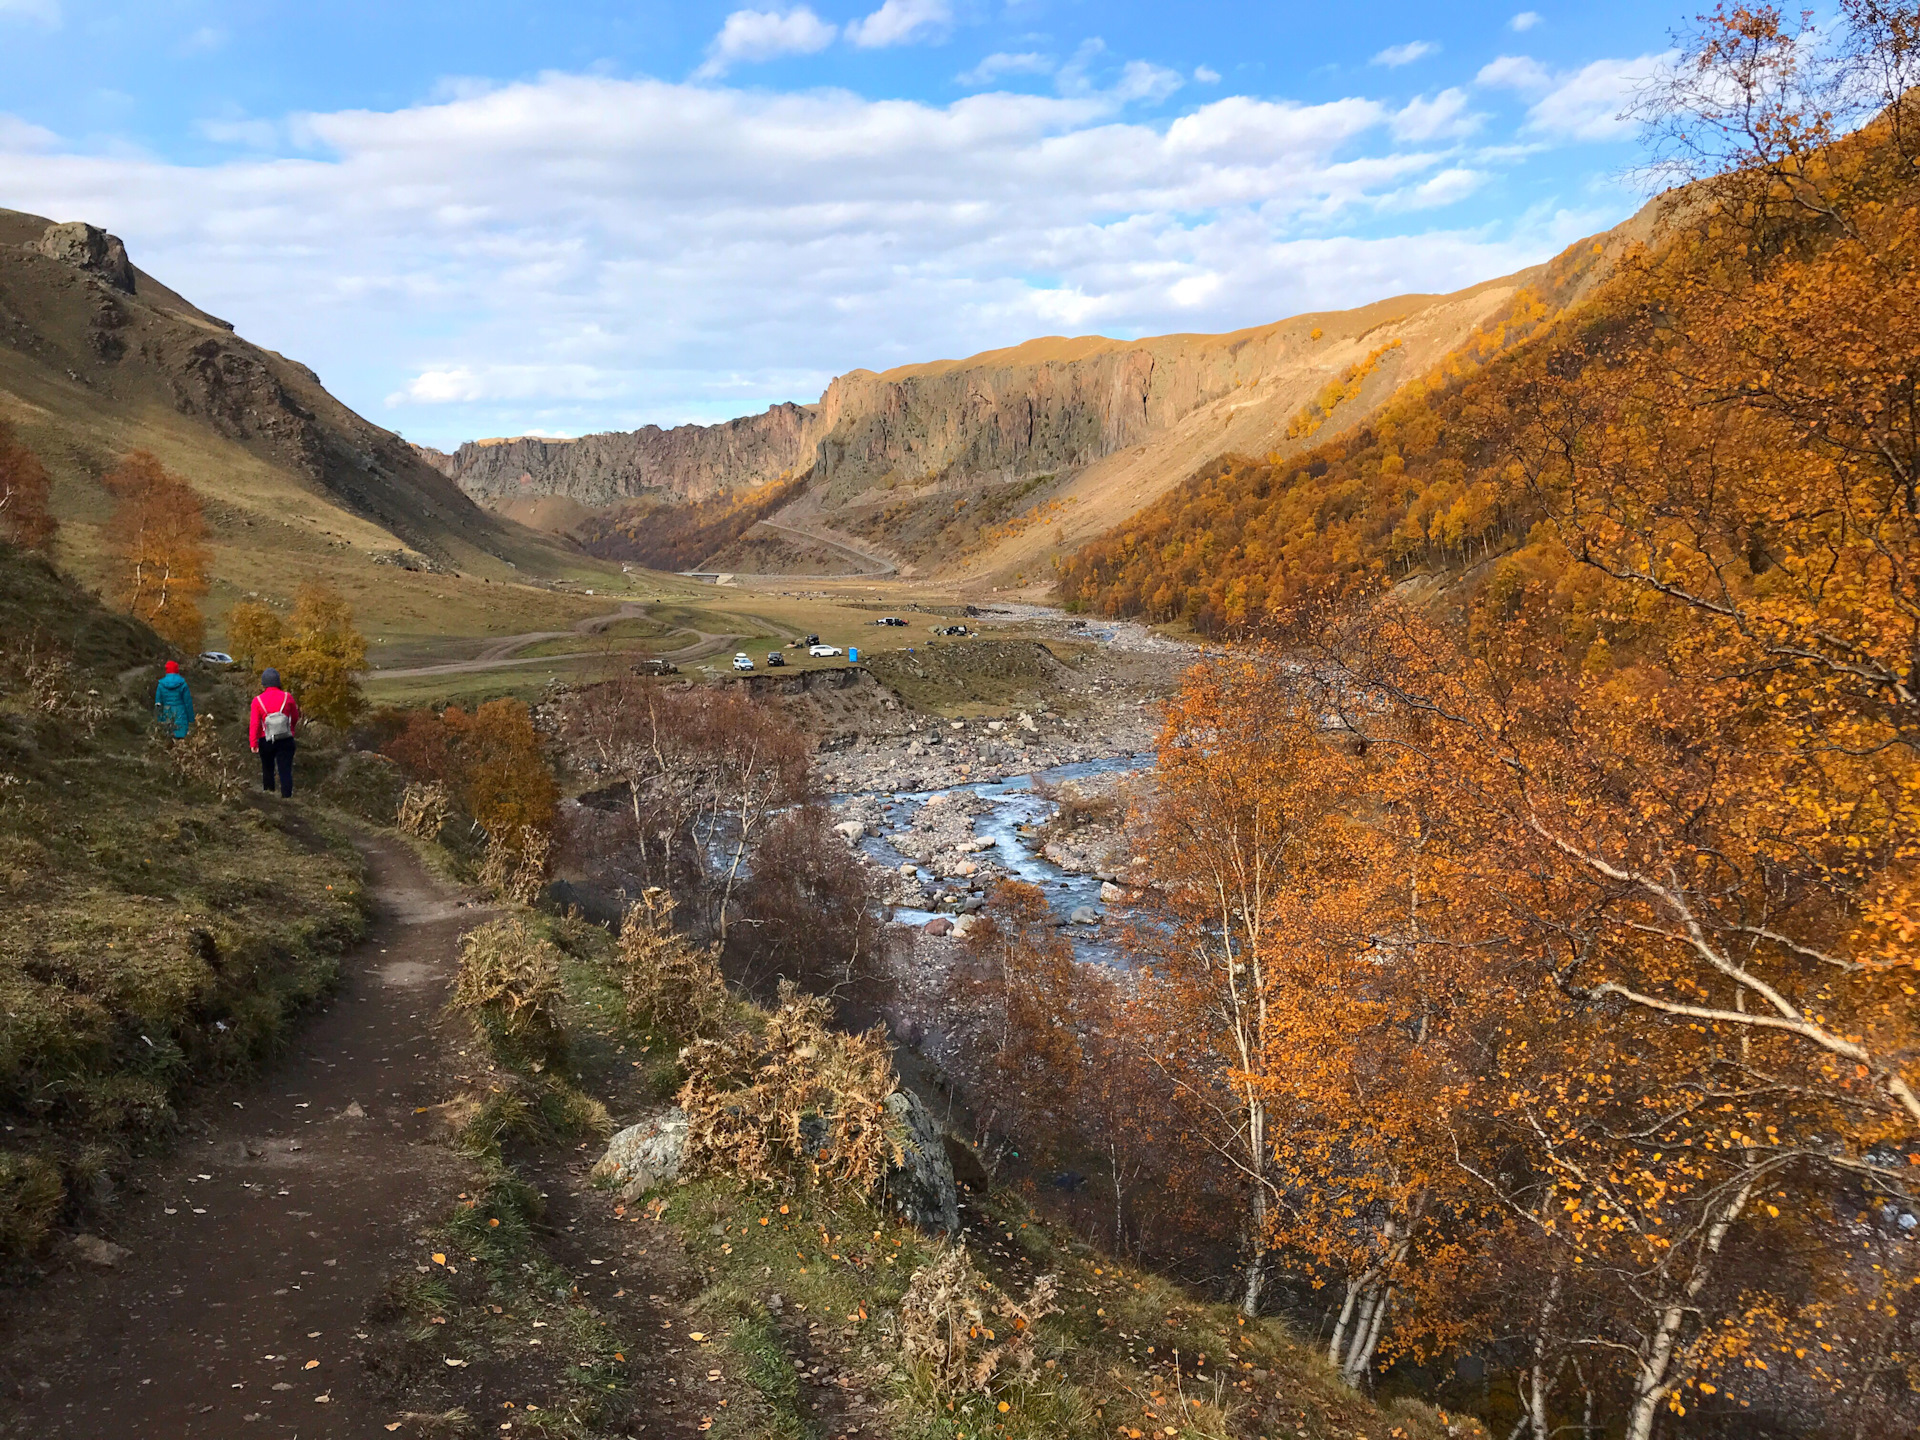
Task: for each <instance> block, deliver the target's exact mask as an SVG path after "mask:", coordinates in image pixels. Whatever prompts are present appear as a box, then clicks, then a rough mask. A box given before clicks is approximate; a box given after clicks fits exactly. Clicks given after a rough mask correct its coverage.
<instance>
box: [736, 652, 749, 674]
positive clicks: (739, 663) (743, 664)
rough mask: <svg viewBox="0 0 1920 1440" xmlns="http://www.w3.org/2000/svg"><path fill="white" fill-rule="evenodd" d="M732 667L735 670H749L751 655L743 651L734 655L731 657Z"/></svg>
mask: <svg viewBox="0 0 1920 1440" xmlns="http://www.w3.org/2000/svg"><path fill="white" fill-rule="evenodd" d="M733 668H734V669H736V670H751V669H752V668H753V659H752V657H751V656H749V655H747V654H746V653H744V652H742V653H741V654H738V655H736V656H734V657H733Z"/></svg>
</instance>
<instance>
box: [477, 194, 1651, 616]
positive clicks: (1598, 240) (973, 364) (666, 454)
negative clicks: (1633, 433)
mask: <svg viewBox="0 0 1920 1440" xmlns="http://www.w3.org/2000/svg"><path fill="white" fill-rule="evenodd" d="M1648 223H1649V221H1648V218H1647V212H1646V211H1645V210H1643V211H1642V212H1641V213H1640V214H1639V215H1636V216H1634V217H1633V218H1631V219H1629V220H1628V221H1626V222H1624V223H1623V224H1622V225H1619V226H1616V227H1614V229H1612V230H1610V231H1607V232H1605V233H1604V234H1602V235H1599V236H1595V237H1590V238H1589V239H1585V240H1582V241H1580V242H1577V244H1576V245H1574V246H1572V247H1570V248H1569V249H1568V250H1567V251H1564V252H1562V254H1561V255H1560V256H1559V257H1556V258H1555V259H1554V260H1551V261H1548V262H1545V263H1543V264H1541V265H1535V266H1530V267H1527V268H1526V269H1523V270H1520V271H1517V272H1515V273H1514V274H1512V275H1508V276H1501V277H1496V278H1494V279H1489V280H1484V281H1481V282H1479V283H1478V284H1475V285H1470V286H1467V287H1465V288H1464V289H1461V290H1458V291H1454V292H1451V293H1448V294H1441V295H1433V294H1408V295H1399V296H1393V297H1389V298H1387V299H1383V300H1378V301H1374V302H1372V303H1371V304H1368V305H1364V306H1360V307H1357V308H1355V309H1350V310H1341V311H1313V312H1308V313H1305V314H1301V315H1296V316H1290V317H1287V318H1285V319H1281V320H1276V321H1269V322H1266V323H1263V324H1260V325H1254V326H1247V327H1244V328H1241V329H1238V330H1233V331H1228V332H1225V333H1221V334H1207V333H1203V332H1195V331H1183V332H1174V333H1170V334H1166V335H1158V336H1148V337H1143V338H1141V339H1138V340H1121V339H1115V338H1112V337H1108V336H1100V335H1082V336H1058V335H1052V336H1040V337H1036V338H1034V339H1032V340H1027V341H1024V342H1021V343H1020V344H1018V345H1012V346H1004V347H1000V348H997V349H992V350H986V351H982V352H979V353H978V354H975V355H971V356H966V357H961V358H953V359H940V360H932V361H923V362H916V363H912V364H907V365H901V366H895V367H893V368H891V369H888V370H884V371H873V370H868V369H855V370H851V371H848V372H847V373H845V374H843V375H840V376H836V377H835V378H834V379H833V380H832V381H831V382H830V383H829V384H828V386H827V387H826V389H825V391H824V392H823V393H822V395H821V396H820V398H819V399H818V400H817V401H815V402H813V403H811V404H805V405H803V404H797V403H791V402H788V403H783V404H781V405H776V406H773V407H770V408H769V409H768V410H767V411H765V412H762V413H761V414H759V415H751V416H742V417H738V418H736V419H734V420H730V421H726V422H722V423H721V424H718V425H711V426H700V425H684V426H679V427H675V428H673V429H670V430H662V429H660V428H659V427H657V426H648V427H643V428H642V429H640V430H636V431H628V432H620V431H613V432H602V433H599V434H594V435H587V436H582V437H579V438H576V439H546V438H541V437H530V436H528V437H512V438H506V439H496V440H488V441H473V442H468V443H467V444H465V445H462V446H461V447H460V448H459V449H458V450H457V451H456V452H454V454H453V455H452V456H451V457H448V459H447V460H446V462H445V463H444V464H443V465H442V467H441V468H442V470H443V473H446V474H448V475H450V476H451V477H453V478H454V479H455V480H456V481H457V482H458V483H459V484H460V486H461V487H462V488H463V489H464V490H466V491H467V493H468V494H470V495H473V496H474V497H475V498H476V499H478V500H480V501H481V502H482V503H483V504H486V505H489V506H491V507H493V508H496V509H502V510H505V511H507V513H513V514H517V515H521V516H522V517H524V518H529V519H531V520H532V523H540V521H539V519H538V518H536V517H538V516H540V515H542V514H544V515H547V516H550V517H552V518H553V522H554V523H556V524H558V525H559V526H560V527H562V528H564V529H566V530H567V532H568V533H571V534H574V535H576V536H579V537H581V538H583V539H584V540H585V542H586V543H587V545H588V548H589V549H591V550H593V551H594V552H595V553H598V554H604V555H609V556H615V557H618V558H621V559H638V560H640V561H641V562H642V563H648V557H649V555H650V551H649V550H648V548H647V537H646V531H647V529H648V527H649V525H650V524H653V523H657V521H658V519H659V517H660V508H659V507H662V506H674V505H679V504H683V503H687V502H693V503H707V502H713V501H715V500H716V499H717V498H718V497H721V496H725V495H729V494H731V495H734V496H735V497H739V498H742V499H744V495H743V492H746V491H750V490H753V489H756V488H758V487H762V486H765V485H768V484H772V483H788V482H797V483H795V487H794V488H795V494H794V497H793V498H792V499H791V500H789V501H788V502H786V503H785V504H784V505H783V506H782V507H781V508H780V509H779V511H778V512H776V513H774V514H772V515H769V516H767V517H765V519H764V520H758V521H756V520H753V519H751V518H749V509H750V507H747V506H746V505H744V503H743V504H742V505H741V506H740V511H741V516H742V524H743V527H744V528H742V529H740V530H739V532H738V533H737V534H736V535H734V536H733V538H732V539H731V541H730V542H729V543H725V544H722V545H720V546H719V548H718V549H716V550H715V551H714V552H713V553H712V554H711V555H710V556H708V557H707V558H706V559H705V560H704V561H703V562H702V565H701V568H703V569H712V570H723V571H732V572H735V573H744V574H752V573H756V572H757V573H773V574H778V573H794V574H799V573H804V572H805V571H807V570H808V569H810V568H812V567H813V566H814V564H815V562H816V561H817V557H818V554H819V550H820V547H822V546H824V547H827V548H829V549H832V548H836V547H837V548H840V549H846V548H854V549H862V548H864V549H869V550H874V551H877V552H879V553H881V554H884V555H885V556H886V557H887V559H888V560H889V561H891V562H892V563H894V564H896V565H897V566H898V567H899V570H900V573H901V575H902V576H903V577H905V578H908V579H914V578H922V579H925V578H940V579H947V580H955V581H959V582H961V583H962V584H964V585H966V586H968V587H970V588H988V587H991V588H1000V587H1003V586H1012V587H1015V588H1017V587H1020V586H1023V585H1028V584H1032V583H1038V582H1039V581H1040V580H1041V578H1042V574H1043V572H1044V571H1045V570H1046V569H1048V568H1049V565H1050V562H1051V560H1052V559H1054V558H1057V557H1058V556H1060V555H1061V554H1062V553H1063V552H1066V551H1070V550H1071V549H1072V548H1073V547H1074V546H1076V545H1078V544H1080V543H1084V542H1085V541H1087V540H1090V539H1092V538H1093V537H1094V536H1095V535H1098V534H1101V533H1104V532H1106V531H1107V530H1109V529H1111V528H1112V527H1114V526H1116V525H1119V524H1122V523H1124V522H1126V521H1127V520H1128V519H1130V518H1131V517H1132V516H1133V515H1135V514H1138V513H1139V512H1140V511H1141V510H1143V509H1145V508H1146V507H1147V506H1148V505H1150V504H1152V503H1153V502H1154V501H1155V500H1157V499H1159V498H1160V497H1161V496H1162V495H1164V494H1166V493H1167V492H1168V491H1170V490H1172V489H1173V488H1174V487H1176V486H1177V485H1179V484H1181V483H1182V482H1184V481H1185V480H1186V479H1187V478H1188V477H1189V476H1191V475H1193V474H1195V473H1196V472H1198V471H1199V470H1200V469H1202V468H1203V467H1204V466H1205V465H1206V464H1208V463H1210V462H1211V461H1213V460H1215V459H1217V458H1219V457H1220V456H1221V455H1222V454H1226V453H1250V454H1266V453H1269V452H1280V453H1286V452H1290V451H1291V450H1293V449H1295V448H1298V446H1299V445H1300V444H1302V443H1304V442H1305V441H1306V440H1308V439H1311V434H1310V433H1309V434H1308V435H1304V436H1303V435H1301V434H1298V433H1290V427H1292V426H1293V425H1294V424H1295V422H1296V418H1297V417H1299V416H1300V415H1302V414H1303V413H1306V412H1307V411H1308V410H1309V409H1310V407H1312V406H1313V405H1314V404H1315V403H1316V397H1317V396H1320V395H1321V394H1322V392H1324V391H1327V390H1328V389H1329V387H1338V388H1340V389H1341V390H1342V393H1341V395H1340V396H1339V398H1338V399H1337V400H1336V401H1334V402H1333V403H1334V404H1336V405H1337V406H1340V407H1342V408H1341V409H1340V413H1339V415H1338V417H1337V419H1338V424H1337V426H1336V429H1344V428H1346V427H1347V426H1349V425H1351V424H1353V423H1357V422H1360V421H1362V420H1364V419H1365V418H1367V416H1368V415H1370V414H1372V413H1373V412H1374V411H1375V410H1377V408H1378V407H1379V406H1380V405H1381V404H1382V403H1384V402H1385V400H1386V398H1387V397H1388V396H1389V395H1391V394H1392V393H1393V392H1394V391H1395V390H1396V389H1397V388H1398V387H1399V386H1400V385H1401V384H1403V383H1405V382H1406V381H1408V380H1410V379H1413V378H1415V377H1417V376H1419V375H1422V374H1425V373H1426V372H1428V371H1429V370H1431V369H1432V368H1433V367H1434V366H1435V365H1437V364H1439V363H1440V362H1441V361H1442V360H1443V359H1444V358H1445V357H1446V356H1447V355H1449V354H1452V353H1453V352H1454V351H1456V350H1457V349H1459V348H1460V347H1461V346H1462V345H1465V344H1468V343H1469V342H1470V341H1472V339H1473V337H1474V336H1476V335H1484V334H1485V333H1486V332H1487V330H1488V329H1489V328H1499V327H1504V326H1506V325H1508V324H1510V323H1511V321H1512V319H1513V313H1514V310H1515V307H1516V305H1518V306H1520V307H1521V308H1526V307H1527V306H1529V305H1533V306H1536V307H1537V305H1539V304H1541V303H1544V304H1546V305H1547V306H1548V308H1549V310H1551V311H1554V312H1557V311H1558V309H1560V308H1563V307H1564V306H1565V305H1566V304H1568V303H1571V302H1572V301H1573V300H1574V299H1575V298H1577V296H1578V295H1580V294H1584V293H1585V292H1586V290H1587V289H1589V288H1590V287H1591V284H1592V283H1594V282H1595V281H1596V279H1597V278H1598V277H1600V276H1602V275H1604V274H1605V273H1607V271H1608V270H1609V269H1610V267H1611V265H1612V263H1613V261H1614V260H1615V259H1616V258H1617V257H1618V255H1619V254H1620V253H1621V251H1622V250H1623V248H1624V247H1625V246H1626V245H1627V244H1629V243H1632V241H1633V240H1634V239H1637V238H1638V237H1639V236H1640V235H1642V234H1643V233H1644V232H1645V230H1646V228H1647V225H1648ZM1327 418H1328V417H1326V416H1322V420H1323V421H1324V420H1326V419H1327ZM1314 428H1315V429H1318V428H1319V426H1318V424H1317V423H1316V424H1315V427H1314ZM1329 433H1331V432H1329ZM1322 438H1324V436H1323V437H1322ZM549 497H552V498H555V499H560V500H564V501H567V502H571V503H570V504H569V505H567V506H566V507H563V508H559V507H547V508H546V509H545V510H544V511H543V510H541V509H540V508H539V507H538V506H537V504H536V502H538V501H541V500H544V499H546V498H549ZM575 505H578V506H585V507H587V509H588V510H589V511H590V512H592V513H591V514H590V516H589V517H588V518H587V519H586V520H584V521H583V520H582V518H581V516H580V514H579V512H578V510H576V509H574V508H573V506H575ZM623 515H624V516H625V517H626V523H624V524H623ZM776 532H777V533H776ZM795 537H801V543H799V544H794V543H792V542H793V541H794V540H795ZM806 539H811V540H812V541H814V542H816V543H815V544H814V545H813V546H811V547H809V546H808V545H807V544H806V543H804V542H805V540H806ZM809 550H811V552H812V554H811V555H809V553H808V552H809ZM782 552H784V553H785V554H786V557H787V559H786V563H785V564H784V565H782V564H781V563H780V561H779V556H780V555H781V554H782Z"/></svg>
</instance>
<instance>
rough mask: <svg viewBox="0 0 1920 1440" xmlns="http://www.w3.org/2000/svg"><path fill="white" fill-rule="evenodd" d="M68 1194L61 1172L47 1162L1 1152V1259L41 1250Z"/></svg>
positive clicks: (36, 1158) (30, 1156)
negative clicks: (40, 1247) (61, 1181)
mask: <svg viewBox="0 0 1920 1440" xmlns="http://www.w3.org/2000/svg"><path fill="white" fill-rule="evenodd" d="M65 1193H66V1192H65V1189H64V1187H63V1186H62V1185H61V1183H60V1172H59V1171H58V1170H56V1169H54V1167H53V1166H52V1165H50V1164H48V1163H47V1162H46V1161H45V1160H42V1159H40V1158H39V1157H38V1156H35V1155H16V1154H10V1153H7V1152H5V1151H0V1256H12V1255H26V1254H30V1253H32V1252H33V1251H34V1250H35V1249H37V1248H38V1247H39V1245H40V1243H41V1242H42V1241H43V1240H45V1239H46V1237H47V1232H48V1231H49V1230H51V1229H52V1228H53V1221H54V1217H55V1216H56V1215H57V1214H59V1212H60V1202H61V1201H62V1200H63V1199H64V1198H65Z"/></svg>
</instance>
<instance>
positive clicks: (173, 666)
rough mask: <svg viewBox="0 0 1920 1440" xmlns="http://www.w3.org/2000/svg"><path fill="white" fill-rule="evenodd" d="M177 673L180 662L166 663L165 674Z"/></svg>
mask: <svg viewBox="0 0 1920 1440" xmlns="http://www.w3.org/2000/svg"><path fill="white" fill-rule="evenodd" d="M179 673H180V662H179V661H178V660H169V661H167V674H169V675H178V674H179Z"/></svg>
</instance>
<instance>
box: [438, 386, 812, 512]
mask: <svg viewBox="0 0 1920 1440" xmlns="http://www.w3.org/2000/svg"><path fill="white" fill-rule="evenodd" d="M814 408H815V407H812V406H806V405H775V406H774V407H773V408H772V409H770V410H768V411H767V412H766V413H765V414H762V415H748V416H745V417H743V418H741V419H739V420H728V421H726V422H725V423H723V424H720V425H679V426H676V427H674V428H673V429H671V430H662V429H661V428H660V427H659V426H658V425H649V426H647V427H646V428H645V429H642V430H633V431H616V432H612V433H609V434H604V435H586V436H582V437H581V438H580V439H578V440H544V439H538V438H534V437H528V436H522V437H520V438H517V439H512V440H470V441H468V442H467V443H466V444H465V445H462V446H461V447H460V448H459V449H458V450H457V451H455V452H454V454H453V455H452V456H451V457H450V459H449V460H448V461H447V463H446V465H445V467H444V468H443V473H445V474H447V475H450V476H452V477H453V478H455V479H456V480H458V481H459V483H460V487H461V488H462V489H463V490H465V491H466V492H467V493H468V494H469V495H471V496H473V497H474V498H475V499H476V500H479V501H481V502H482V503H484V504H496V503H498V502H499V501H502V500H506V499H514V498H520V497H526V496H539V495H562V496H566V497H567V498H569V499H573V500H577V501H579V502H580V503H581V504H583V505H590V506H604V505H612V504H616V503H618V502H619V501H621V500H631V499H638V498H640V497H642V496H648V495H671V496H673V497H675V498H677V499H681V500H707V499H711V498H712V497H713V496H715V495H718V494H720V493H721V492H723V491H727V490H735V489H740V488H743V487H750V486H755V485H764V484H766V483H767V482H768V481H772V480H779V479H781V478H783V477H785V476H790V475H792V474H793V473H794V472H795V471H796V470H804V469H806V468H807V466H808V465H809V464H810V463H811V452H812V447H813V436H814V426H815V416H814Z"/></svg>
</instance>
